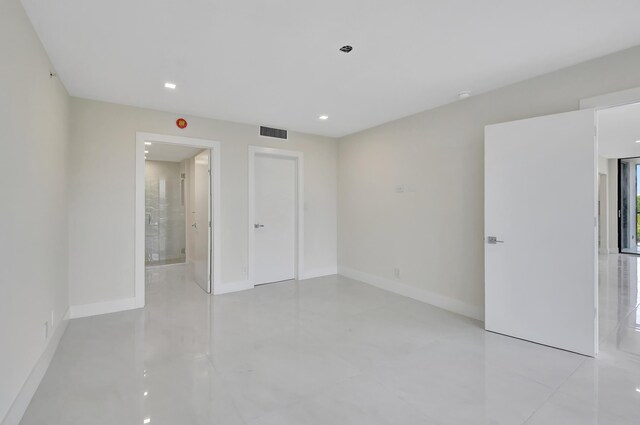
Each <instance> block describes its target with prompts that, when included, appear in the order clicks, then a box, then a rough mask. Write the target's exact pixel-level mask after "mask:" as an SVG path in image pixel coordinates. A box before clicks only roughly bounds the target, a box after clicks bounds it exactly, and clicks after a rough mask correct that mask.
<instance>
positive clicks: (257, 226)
mask: <svg viewBox="0 0 640 425" xmlns="http://www.w3.org/2000/svg"><path fill="white" fill-rule="evenodd" d="M261 227H264V224H260V223H256V224H254V225H253V228H254V229H259V228H261Z"/></svg>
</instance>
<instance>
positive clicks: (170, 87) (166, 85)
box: [164, 83, 176, 90]
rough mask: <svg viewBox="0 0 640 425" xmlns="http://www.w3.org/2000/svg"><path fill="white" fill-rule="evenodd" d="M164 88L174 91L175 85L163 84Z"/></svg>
mask: <svg viewBox="0 0 640 425" xmlns="http://www.w3.org/2000/svg"><path fill="white" fill-rule="evenodd" d="M164 87H165V88H167V89H171V90H175V88H176V85H175V84H174V83H164Z"/></svg>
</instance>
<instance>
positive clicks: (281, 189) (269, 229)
mask: <svg viewBox="0 0 640 425" xmlns="http://www.w3.org/2000/svg"><path fill="white" fill-rule="evenodd" d="M254 178H255V186H254V188H255V192H254V196H255V198H254V208H255V213H254V216H255V223H254V227H253V229H250V231H253V232H254V241H255V242H254V244H255V245H254V246H255V247H254V283H255V284H256V285H260V284H263V283H271V282H279V281H282V280H289V279H294V278H295V273H296V270H295V267H296V189H297V187H296V181H297V166H296V160H295V159H294V158H285V157H277V156H269V155H259V154H257V155H256V156H255V162H254Z"/></svg>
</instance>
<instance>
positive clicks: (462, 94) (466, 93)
mask: <svg viewBox="0 0 640 425" xmlns="http://www.w3.org/2000/svg"><path fill="white" fill-rule="evenodd" d="M468 97H471V92H470V91H461V92H460V93H458V99H467V98H468Z"/></svg>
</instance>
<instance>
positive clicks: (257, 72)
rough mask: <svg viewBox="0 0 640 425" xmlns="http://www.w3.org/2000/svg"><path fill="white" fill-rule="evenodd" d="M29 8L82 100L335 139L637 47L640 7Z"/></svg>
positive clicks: (423, 1)
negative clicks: (349, 48)
mask: <svg viewBox="0 0 640 425" xmlns="http://www.w3.org/2000/svg"><path fill="white" fill-rule="evenodd" d="M22 3H23V4H24V6H25V8H26V10H27V12H28V14H29V16H30V18H31V21H32V22H33V24H34V26H35V28H36V30H37V32H38V34H39V35H40V38H41V39H42V41H43V43H44V45H45V47H46V49H47V51H48V53H49V55H50V57H51V59H52V61H53V64H54V66H55V67H56V70H57V72H58V74H59V76H60V78H61V79H62V81H63V83H64V84H65V86H66V87H67V89H68V91H69V93H70V94H71V95H73V96H79V97H86V98H91V99H99V100H104V101H109V102H116V103H122V104H128V105H134V106H141V107H147V108H153V109H159V110H165V111H171V112H176V113H179V114H191V115H198V116H205V117H213V118H219V119H223V120H230V121H237V122H245V123H252V124H263V125H270V126H276V127H281V128H286V129H289V130H294V131H302V132H308V133H314V134H322V135H328V136H342V135H345V134H349V133H353V132H355V131H358V130H362V129H365V128H369V127H372V126H375V125H378V124H381V123H384V122H387V121H390V120H393V119H396V118H399V117H403V116H406V115H410V114H412V113H415V112H419V111H422V110H425V109H429V108H432V107H435V106H438V105H442V104H446V103H449V102H452V101H455V100H456V99H457V94H458V93H459V92H460V91H463V90H470V91H472V92H473V93H475V94H477V93H481V92H485V91H488V90H491V89H494V88H497V87H501V86H504V85H508V84H510V83H514V82H517V81H521V80H524V79H527V78H530V77H533V76H536V75H540V74H543V73H546V72H549V71H553V70H556V69H559V68H563V67H566V66H569V65H572V64H576V63H579V62H582V61H585V60H588V59H591V58H594V57H598V56H602V55H605V54H607V53H610V52H614V51H617V50H621V49H624V48H627V47H631V46H634V45H637V44H640V25H638V16H639V15H640V1H638V0H560V1H559V0H526V1H525V0H482V1H479V0H453V1H450V0H447V1H444V0H324V1H303V0H298V1H295V0H269V1H265V0H163V1H152V0H108V1H107V0H102V1H100V0H93V1H87V0H60V1H51V0H22ZM345 44H351V45H353V47H354V50H353V52H351V53H349V54H344V53H341V52H339V51H338V49H339V48H340V47H341V46H342V45H345ZM165 81H171V82H175V83H176V84H177V85H178V88H177V89H176V90H175V91H170V90H168V89H165V88H164V87H163V85H164V82H165ZM321 114H327V115H329V119H328V120H326V121H319V120H318V119H317V117H318V116H319V115H321Z"/></svg>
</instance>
